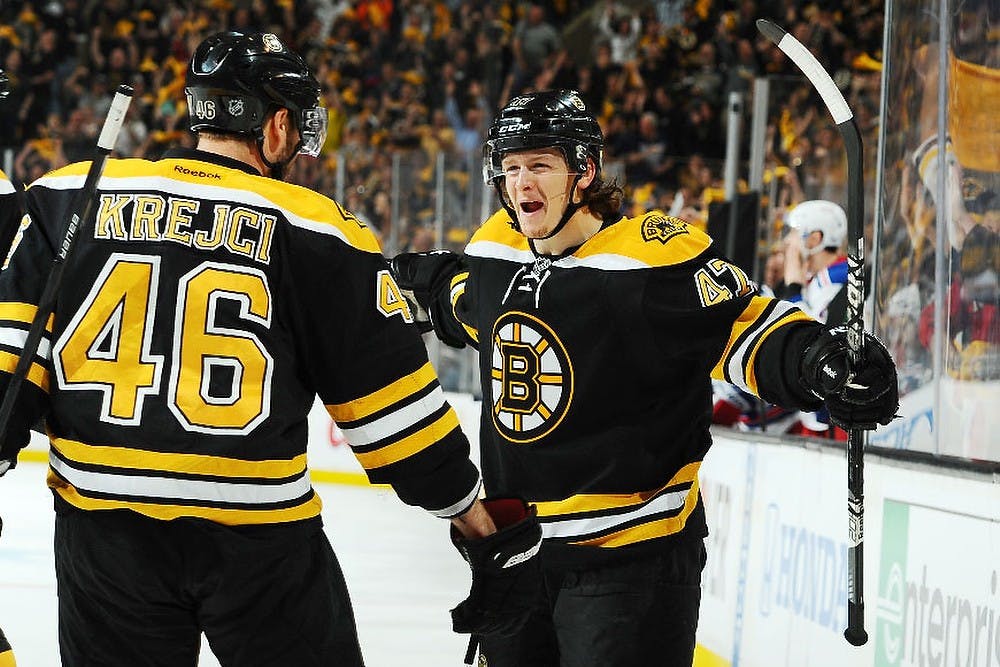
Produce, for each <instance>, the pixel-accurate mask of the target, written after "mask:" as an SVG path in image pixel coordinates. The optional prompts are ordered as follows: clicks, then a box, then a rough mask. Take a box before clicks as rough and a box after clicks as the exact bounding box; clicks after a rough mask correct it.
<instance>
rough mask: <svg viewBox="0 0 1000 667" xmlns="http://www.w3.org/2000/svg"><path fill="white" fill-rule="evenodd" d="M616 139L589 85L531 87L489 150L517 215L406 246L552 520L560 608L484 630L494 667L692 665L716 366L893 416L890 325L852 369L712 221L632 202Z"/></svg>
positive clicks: (520, 486)
mask: <svg viewBox="0 0 1000 667" xmlns="http://www.w3.org/2000/svg"><path fill="white" fill-rule="evenodd" d="M602 148H603V136H602V133H601V130H600V127H599V126H598V124H597V122H596V120H595V119H594V117H593V115H592V114H591V113H590V111H589V110H588V109H587V107H586V106H585V104H584V102H583V101H582V100H581V98H580V96H579V95H578V94H577V93H576V92H574V91H567V90H557V91H542V92H535V93H530V94H525V95H522V96H520V97H516V98H514V99H513V100H511V102H510V103H509V104H508V105H507V106H506V107H504V108H503V109H502V110H501V112H500V113H499V114H498V116H497V117H496V119H495V120H494V122H493V123H492V126H491V127H490V130H489V134H488V137H487V140H486V142H485V146H484V157H483V161H484V165H483V168H484V175H485V178H486V179H487V181H488V182H489V183H490V184H492V185H494V186H495V188H496V191H497V194H498V195H499V197H500V201H501V203H502V205H503V208H502V210H499V211H497V212H496V213H495V214H494V215H492V216H491V217H490V218H489V219H488V220H486V221H485V222H484V223H483V225H482V226H481V227H480V228H479V229H478V231H477V232H476V233H475V235H474V236H473V238H472V239H471V241H470V242H469V244H468V245H467V246H466V248H465V251H464V254H463V255H461V256H459V255H455V254H451V253H447V252H437V253H426V254H404V255H400V256H397V257H395V258H394V259H393V262H392V263H393V268H394V270H395V272H396V274H397V280H398V282H399V285H400V287H401V288H403V290H404V292H407V293H408V292H412V297H413V298H414V299H415V301H416V302H417V303H418V304H419V305H420V306H421V307H422V308H423V309H424V310H425V311H426V313H427V314H429V320H428V321H427V322H425V324H424V326H425V327H427V326H431V325H432V326H433V329H434V331H435V332H436V334H437V335H438V337H440V338H441V339H442V340H443V341H445V342H446V343H449V344H451V345H456V346H457V345H473V346H476V347H478V349H479V359H480V371H481V377H482V392H483V412H482V423H481V437H482V442H481V448H482V469H483V478H484V485H485V487H486V490H487V492H488V493H490V494H501V495H517V496H522V497H523V498H525V499H527V501H528V502H530V503H533V504H534V506H535V507H536V508H537V513H538V516H539V519H540V521H541V523H542V533H543V545H542V548H541V554H540V560H541V566H542V570H543V575H544V585H543V587H542V588H541V589H540V590H539V596H540V598H541V603H540V605H539V608H538V609H537V611H536V612H535V614H534V615H533V616H532V617H531V619H530V620H529V622H528V623H527V624H525V625H524V626H523V628H522V629H521V630H520V631H519V632H517V633H516V634H515V635H514V636H512V637H503V636H500V635H498V634H495V633H489V632H485V633H483V637H482V640H481V656H482V657H483V658H485V661H486V664H488V665H489V667H515V666H516V667H533V666H538V667H541V666H551V665H557V664H558V665H566V666H569V665H572V666H574V667H579V666H584V665H589V666H595V667H596V666H598V665H599V666H600V667H613V666H618V667H625V666H632V665H640V664H650V662H651V661H652V662H654V663H655V664H659V665H672V666H675V665H676V666H680V665H690V664H691V661H692V656H693V652H694V647H695V629H696V626H697V622H698V606H699V601H700V595H701V594H700V578H701V570H702V567H703V565H704V562H705V552H704V545H703V539H702V538H704V536H705V535H706V531H707V529H706V523H705V515H704V508H703V505H702V501H701V498H700V495H699V491H698V469H699V466H700V464H701V461H702V459H703V457H704V456H705V452H706V451H707V450H708V448H709V445H710V444H711V437H710V433H709V422H710V412H711V396H712V393H711V384H710V380H711V378H712V377H715V378H720V379H725V380H726V381H728V382H730V383H732V384H735V385H737V386H739V387H741V388H743V389H745V390H746V391H749V392H751V393H753V394H756V395H759V396H761V397H762V398H764V399H766V400H768V401H771V402H773V403H778V404H781V405H785V406H788V407H792V408H806V409H813V408H815V407H818V406H819V405H820V404H821V403H822V402H823V401H824V400H825V402H826V404H827V405H828V406H829V409H830V411H831V413H832V414H833V416H834V418H835V419H836V420H838V421H839V423H841V424H843V425H845V426H847V427H859V428H865V429H873V428H875V426H876V425H877V424H880V423H888V422H889V421H890V420H891V419H892V418H893V416H894V415H895V413H896V408H897V403H898V401H897V388H896V374H895V366H894V364H893V362H892V359H891V358H890V357H889V355H888V353H887V352H886V351H885V349H884V348H883V347H882V345H881V344H880V343H879V342H878V341H877V340H876V339H875V338H873V337H871V336H867V337H866V339H865V342H864V350H863V358H864V363H863V365H861V366H860V367H859V368H856V369H850V368H849V367H848V362H847V344H846V333H845V332H844V331H843V330H841V329H830V328H827V327H824V326H823V325H821V324H819V323H817V322H816V321H815V320H813V319H812V318H810V317H809V316H808V315H806V314H805V313H803V312H802V311H801V310H800V309H799V308H796V307H795V306H793V305H792V304H789V303H787V302H784V301H779V300H775V299H773V298H766V297H761V296H757V290H756V286H755V285H754V284H753V283H752V282H751V281H750V279H749V278H748V277H747V276H746V274H745V273H744V272H743V271H742V270H740V269H739V268H738V267H737V266H735V265H733V264H732V263H730V262H728V261H727V260H726V259H725V258H724V257H722V256H720V254H719V251H718V249H717V246H716V244H714V243H713V242H712V239H711V238H709V237H708V236H706V235H705V234H703V233H702V232H701V231H699V230H698V229H696V228H694V227H692V226H689V225H687V224H686V223H685V222H684V221H683V220H680V219H677V218H673V217H669V216H667V215H664V214H663V213H661V212H659V211H651V212H649V213H647V214H645V215H641V216H638V217H635V218H623V217H622V216H621V214H620V213H619V209H620V206H621V200H622V192H621V190H620V189H619V188H618V187H617V186H616V185H614V184H613V183H607V182H605V181H604V180H603V179H602V178H601V155H602ZM852 371H853V373H852ZM848 378H852V379H851V381H850V382H848ZM455 629H456V630H458V631H467V632H468V631H472V632H476V631H479V629H478V628H476V627H470V626H462V627H459V626H457V625H456V627H455Z"/></svg>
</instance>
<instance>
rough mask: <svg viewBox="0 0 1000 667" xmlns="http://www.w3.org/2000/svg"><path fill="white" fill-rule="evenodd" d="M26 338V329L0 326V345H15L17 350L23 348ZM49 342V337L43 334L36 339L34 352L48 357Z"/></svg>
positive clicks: (44, 357)
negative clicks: (36, 348) (36, 349)
mask: <svg viewBox="0 0 1000 667" xmlns="http://www.w3.org/2000/svg"><path fill="white" fill-rule="evenodd" d="M26 340H28V331H27V330H26V329H15V328H13V327H0V345H7V346H10V347H16V348H17V349H19V350H23V349H24V343H25V341H26ZM49 352H50V343H49V339H48V338H47V337H46V336H45V335H43V336H42V338H41V339H40V340H39V341H38V351H37V352H36V353H35V354H37V355H38V356H39V357H41V358H43V359H48V358H49Z"/></svg>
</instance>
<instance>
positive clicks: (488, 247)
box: [465, 241, 651, 271]
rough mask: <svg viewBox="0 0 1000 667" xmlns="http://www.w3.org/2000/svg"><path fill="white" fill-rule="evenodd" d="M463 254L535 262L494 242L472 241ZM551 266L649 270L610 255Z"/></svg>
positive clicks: (563, 260)
mask: <svg viewBox="0 0 1000 667" xmlns="http://www.w3.org/2000/svg"><path fill="white" fill-rule="evenodd" d="M465 254H466V255H469V256H470V257H482V258H483V259H499V260H503V261H508V262H514V263H515V264H527V263H529V262H533V261H535V255H534V254H533V253H532V252H531V251H530V250H520V249H518V248H512V247H510V246H508V245H504V244H503V243H496V242H494V241H473V242H472V243H470V244H469V245H468V246H467V247H466V248H465ZM552 264H553V266H558V267H561V268H564V269H576V268H583V269H600V270H603V271H635V270H637V269H648V268H651V266H650V264H648V263H647V262H643V261H642V260H639V259H636V258H635V257H629V256H627V255H616V254H612V253H604V254H600V255H590V256H588V257H575V256H573V255H567V256H566V257H560V258H559V259H557V260H556V261H555V262H553V263H552Z"/></svg>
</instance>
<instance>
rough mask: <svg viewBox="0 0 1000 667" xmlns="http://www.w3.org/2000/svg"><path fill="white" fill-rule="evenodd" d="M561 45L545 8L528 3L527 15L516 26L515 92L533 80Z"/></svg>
mask: <svg viewBox="0 0 1000 667" xmlns="http://www.w3.org/2000/svg"><path fill="white" fill-rule="evenodd" d="M561 48H562V40H561V39H560V37H559V33H558V32H557V31H556V29H555V27H554V26H553V25H552V24H551V23H549V22H548V21H546V20H545V9H544V8H543V7H542V6H541V5H538V4H530V5H528V8H527V11H526V12H525V16H524V18H523V19H522V20H521V21H520V22H519V23H518V24H517V27H516V28H515V29H514V41H513V43H512V49H513V53H514V69H513V72H512V74H511V81H512V86H513V88H512V90H513V91H514V92H515V93H516V92H517V91H518V90H520V89H521V88H522V87H523V86H525V85H526V84H528V83H529V82H531V81H532V80H534V78H535V77H536V76H538V75H539V74H540V73H541V71H542V70H543V69H544V68H545V67H546V65H548V64H549V59H550V58H552V57H553V56H555V54H556V53H557V52H558V51H559V50H560V49H561Z"/></svg>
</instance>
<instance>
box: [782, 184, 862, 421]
mask: <svg viewBox="0 0 1000 667" xmlns="http://www.w3.org/2000/svg"><path fill="white" fill-rule="evenodd" d="M785 224H786V225H787V226H788V227H789V233H788V234H787V235H786V236H785V290H784V294H783V298H784V299H785V300H787V301H790V302H791V303H794V304H795V305H796V306H798V307H799V308H801V309H802V310H803V311H804V312H805V313H806V314H807V315H809V316H811V317H813V318H815V319H816V320H817V321H818V322H823V323H826V322H843V321H844V317H845V315H846V313H847V290H845V289H844V286H845V285H846V284H847V255H846V254H844V244H845V243H846V241H847V214H846V213H844V209H843V208H841V207H840V205H839V204H836V203H834V202H832V201H827V200H825V199H812V200H809V201H804V202H802V203H800V204H798V205H796V206H795V207H793V208H792V209H791V211H790V212H789V213H788V214H787V216H786V219H785ZM797 417H798V419H797V422H796V423H794V424H793V425H792V427H791V428H789V429H788V432H790V433H794V434H798V435H814V436H829V437H832V438H835V439H837V440H846V439H847V433H846V432H844V430H843V429H839V428H836V427H834V426H833V425H832V424H830V417H829V414H828V413H827V411H826V408H820V409H819V410H812V411H799V412H798V413H797Z"/></svg>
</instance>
